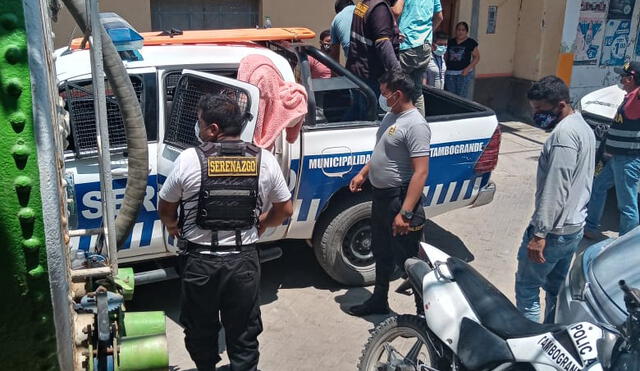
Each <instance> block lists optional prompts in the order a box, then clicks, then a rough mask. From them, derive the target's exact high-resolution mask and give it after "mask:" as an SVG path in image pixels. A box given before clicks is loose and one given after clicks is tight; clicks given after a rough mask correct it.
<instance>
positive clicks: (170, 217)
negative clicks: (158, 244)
mask: <svg viewBox="0 0 640 371" xmlns="http://www.w3.org/2000/svg"><path fill="white" fill-rule="evenodd" d="M179 206H180V202H179V201H178V202H169V201H166V200H163V199H162V198H160V199H159V201H158V214H159V215H160V220H161V221H162V224H164V225H165V226H166V227H167V230H168V231H169V234H170V235H171V236H173V237H179V236H180V228H179V227H178V207H179Z"/></svg>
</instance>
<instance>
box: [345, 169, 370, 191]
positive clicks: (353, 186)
mask: <svg viewBox="0 0 640 371" xmlns="http://www.w3.org/2000/svg"><path fill="white" fill-rule="evenodd" d="M368 175H369V163H368V162H367V164H366V165H364V167H363V168H362V169H360V172H358V174H357V175H356V176H354V177H353V179H351V182H350V183H349V190H350V191H351V192H360V191H362V185H363V184H364V182H365V181H366V180H367V176H368Z"/></svg>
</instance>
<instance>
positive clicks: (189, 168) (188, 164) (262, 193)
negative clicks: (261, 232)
mask: <svg viewBox="0 0 640 371" xmlns="http://www.w3.org/2000/svg"><path fill="white" fill-rule="evenodd" d="M173 165H174V168H173V171H171V174H169V177H168V178H167V180H166V181H165V182H164V184H163V185H162V188H161V189H160V192H159V194H158V195H159V196H160V198H162V199H163V200H165V201H168V202H178V201H180V200H182V201H183V207H184V217H185V221H184V227H183V231H182V233H183V235H182V237H184V238H185V239H187V240H189V241H191V242H193V243H197V244H200V245H208V246H211V231H207V230H203V229H200V228H199V227H198V226H197V224H196V222H195V220H196V214H197V212H198V192H199V191H200V176H201V172H200V160H199V159H198V154H197V152H196V149H195V148H188V149H186V150H184V151H183V152H182V153H181V154H180V156H178V158H177V159H176V161H175V162H174V164H173ZM258 197H260V200H261V201H262V212H265V211H267V210H269V209H270V208H271V205H272V203H274V202H276V203H277V202H286V201H288V200H289V199H290V198H291V193H290V192H289V188H288V187H287V183H286V181H285V180H284V176H283V175H282V170H281V169H280V166H279V165H278V162H277V161H276V158H275V157H274V156H273V154H272V153H271V152H269V151H266V150H264V149H263V150H262V154H261V160H260V177H259V183H258ZM235 236H236V235H235V232H234V231H219V232H218V244H219V245H220V246H235V245H236V243H235V241H236V239H235ZM256 241H258V229H257V228H255V227H254V228H251V229H249V230H246V231H242V244H243V245H250V244H252V243H255V242H256Z"/></svg>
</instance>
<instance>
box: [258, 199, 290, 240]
mask: <svg viewBox="0 0 640 371" xmlns="http://www.w3.org/2000/svg"><path fill="white" fill-rule="evenodd" d="M291 215H293V203H292V202H291V200H288V201H284V202H274V203H273V206H272V207H271V209H269V211H267V212H266V213H263V214H262V215H260V221H259V223H258V235H261V234H262V233H263V232H264V231H265V229H267V228H272V227H278V226H280V225H282V222H284V221H285V220H286V219H287V218H289V217H290V216H291Z"/></svg>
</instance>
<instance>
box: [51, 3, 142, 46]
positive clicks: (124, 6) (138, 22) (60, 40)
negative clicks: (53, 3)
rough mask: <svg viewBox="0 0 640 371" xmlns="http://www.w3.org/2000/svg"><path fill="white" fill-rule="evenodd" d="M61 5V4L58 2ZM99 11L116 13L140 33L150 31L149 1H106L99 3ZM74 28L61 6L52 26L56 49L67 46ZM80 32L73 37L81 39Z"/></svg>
mask: <svg viewBox="0 0 640 371" xmlns="http://www.w3.org/2000/svg"><path fill="white" fill-rule="evenodd" d="M60 4H61V5H63V4H62V2H60ZM100 11H102V12H116V13H118V14H120V15H121V16H123V17H124V18H125V19H126V20H127V21H128V22H129V23H131V25H132V26H133V27H135V28H136V29H137V30H138V31H140V32H145V31H151V7H150V0H108V1H101V2H100ZM75 26H76V22H75V21H74V20H73V18H72V17H71V14H69V11H68V10H67V9H66V8H65V7H64V6H63V8H62V10H61V11H60V14H59V15H58V22H56V23H54V25H53V32H54V33H55V39H54V44H55V47H56V48H61V47H64V46H67V44H68V43H69V38H70V37H71V34H72V32H73V29H74V28H75ZM81 36H82V33H81V32H80V30H77V29H76V31H75V33H74V36H73V37H81Z"/></svg>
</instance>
